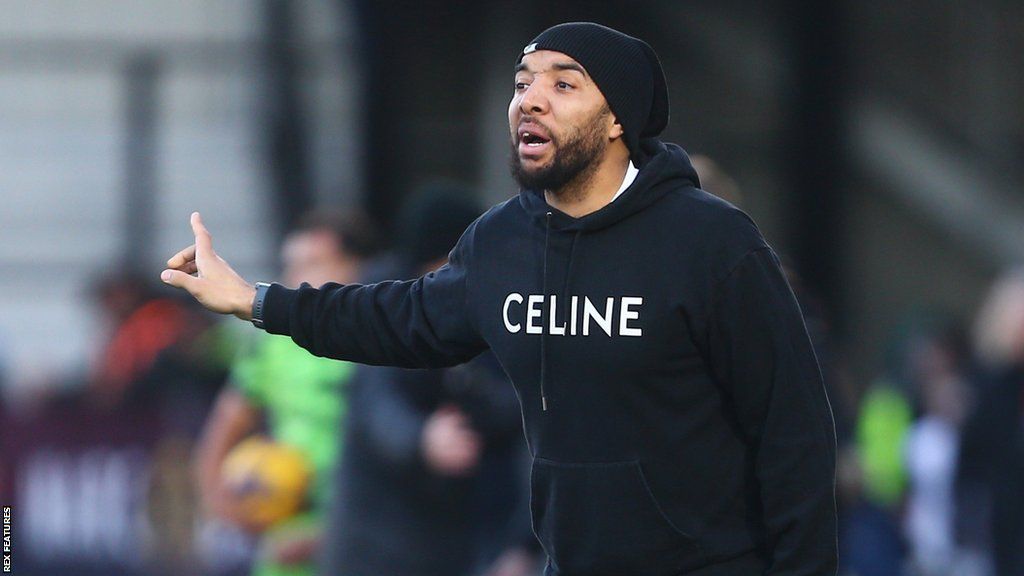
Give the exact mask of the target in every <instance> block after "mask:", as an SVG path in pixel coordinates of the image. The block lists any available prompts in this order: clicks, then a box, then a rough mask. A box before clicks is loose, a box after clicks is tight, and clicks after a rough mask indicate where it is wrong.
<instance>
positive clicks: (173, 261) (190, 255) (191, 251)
mask: <svg viewBox="0 0 1024 576" xmlns="http://www.w3.org/2000/svg"><path fill="white" fill-rule="evenodd" d="M195 259H196V245H195V244H193V245H191V246H189V247H188V248H185V249H184V250H182V251H181V252H178V253H177V254H175V255H174V256H171V257H170V258H168V259H167V267H168V268H175V269H178V268H181V267H182V266H184V265H185V264H186V263H188V262H194V261H195Z"/></svg>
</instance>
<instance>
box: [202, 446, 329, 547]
mask: <svg viewBox="0 0 1024 576" xmlns="http://www.w3.org/2000/svg"><path fill="white" fill-rule="evenodd" d="M311 474H312V471H311V469H310V466H309V463H308V462H307V460H306V458H305V456H303V454H302V453H301V452H299V451H298V450H296V449H295V448H293V447H291V446H288V445H285V444H281V443H279V442H273V441H271V440H269V439H267V438H265V437H261V436H254V437H250V438H247V439H245V440H243V441H242V442H240V443H239V444H238V445H237V446H235V448H234V449H232V450H231V452H230V453H228V456H227V458H225V459H224V466H223V468H222V478H223V481H224V485H225V487H226V488H227V489H228V491H229V492H231V493H232V494H233V495H234V496H235V497H236V498H237V499H238V502H239V504H240V507H241V512H242V514H243V516H244V517H245V519H246V521H247V522H248V523H250V524H251V525H254V526H259V527H264V528H265V527H267V526H271V525H273V524H275V523H277V522H280V521H281V520H284V519H286V518H288V517H289V516H292V515H294V514H295V513H296V512H297V511H298V510H299V509H300V508H301V507H302V505H303V504H304V503H305V501H306V493H307V491H308V489H309V483H310V478H311Z"/></svg>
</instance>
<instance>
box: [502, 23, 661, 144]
mask: <svg viewBox="0 0 1024 576" xmlns="http://www.w3.org/2000/svg"><path fill="white" fill-rule="evenodd" d="M537 50H553V51H555V52H561V53H563V54H565V55H567V56H569V57H571V58H572V59H573V60H576V61H577V62H579V63H580V65H582V66H583V68H585V69H586V71H587V74H589V75H590V77H591V78H592V79H593V80H594V83H595V84H597V87H598V89H600V90H601V94H603V95H604V98H605V100H607V101H608V107H609V108H611V110H612V113H613V114H615V118H616V119H617V120H618V121H619V124H621V125H622V130H623V133H624V136H623V138H624V139H625V143H626V147H627V148H628V149H629V153H630V157H631V158H632V159H633V160H634V163H638V162H639V163H642V162H643V159H644V155H643V153H642V152H641V151H640V140H642V139H644V138H655V137H657V136H658V135H659V134H661V131H662V130H664V129H665V126H666V125H668V114H669V107H668V87H667V85H666V83H665V73H664V71H662V69H661V62H660V61H659V60H658V55H657V54H655V53H654V49H652V48H651V47H650V46H649V45H648V44H647V43H646V42H644V41H643V40H640V39H639V38H633V37H632V36H627V35H626V34H623V33H622V32H619V31H618V30H612V29H611V28H608V27H607V26H602V25H600V24H594V23H593V22H568V23H565V24H559V25H557V26H552V27H551V28H548V29H547V30H545V31H543V32H541V33H540V35H539V36H537V37H536V38H534V39H533V41H532V42H530V43H529V44H527V46H526V48H524V49H523V51H522V53H520V54H519V58H518V59H517V60H516V64H518V63H519V62H521V61H522V60H523V56H525V55H526V54H529V53H531V52H535V51H537Z"/></svg>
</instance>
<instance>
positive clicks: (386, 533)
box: [324, 184, 532, 576]
mask: <svg viewBox="0 0 1024 576" xmlns="http://www.w3.org/2000/svg"><path fill="white" fill-rule="evenodd" d="M481 212H482V210H481V209H480V207H479V205H478V204H477V203H476V201H474V200H473V199H472V195H471V194H470V193H469V192H468V191H467V190H464V189H462V188H460V187H456V186H452V185H446V184H437V185H431V186H426V187H423V188H421V189H419V190H418V191H417V192H416V193H415V194H414V195H413V196H412V197H411V198H410V200H409V201H408V203H407V204H406V205H405V206H404V207H403V210H402V212H401V213H400V215H399V218H398V225H397V229H396V237H397V246H396V252H395V255H394V258H393V259H391V260H388V261H386V263H383V264H381V265H379V266H378V267H377V269H376V270H375V271H374V274H376V275H378V276H379V277H386V278H404V279H409V278H415V277H418V276H420V275H422V274H427V273H430V272H431V271H432V270H435V269H437V268H439V267H440V266H442V265H444V264H445V262H446V261H447V256H448V252H449V251H450V250H451V249H452V248H453V247H454V246H455V244H456V242H457V241H458V239H459V236H460V235H461V234H462V232H463V231H464V230H465V229H466V227H467V226H468V225H469V224H470V223H471V222H472V221H473V220H474V219H476V217H477V216H479V215H480V214H481ZM349 414H350V416H349V418H348V419H347V422H346V432H345V440H344V442H343V444H344V445H345V452H344V456H343V458H342V463H341V467H340V468H339V475H338V477H337V484H338V498H337V501H336V504H335V509H334V513H333V524H332V525H331V532H330V536H329V545H328V546H327V547H326V549H325V552H326V557H325V568H324V574H331V575H335V576H366V575H368V574H402V575H403V576H466V575H469V574H474V573H478V572H479V571H480V570H482V569H483V568H484V567H485V566H486V565H488V564H490V563H491V562H493V561H494V560H495V558H496V557H498V555H499V554H500V553H501V552H503V551H504V549H505V548H506V547H508V546H510V545H514V544H519V543H520V542H522V539H521V533H520V534H510V533H509V531H511V530H515V527H514V526H513V524H514V523H513V522H512V518H513V515H514V514H513V510H514V507H515V506H517V505H518V506H519V507H520V508H522V510H525V509H526V500H525V499H524V498H523V494H525V493H526V492H525V490H526V473H525V469H524V467H523V465H524V463H525V461H526V460H525V457H524V456H523V454H524V447H523V446H522V444H523V440H522V423H521V419H520V414H519V405H518V402H517V399H516V396H515V391H514V389H513V388H512V386H511V384H510V383H509V382H508V381H507V379H506V378H505V376H504V374H503V372H502V371H501V368H500V366H498V363H497V361H496V360H495V358H494V357H493V355H491V354H490V353H485V354H484V355H481V356H480V357H478V358H476V359H474V360H472V361H470V362H469V363H467V364H465V365H462V366H458V367H455V368H449V369H437V370H403V369H398V368H385V367H370V366H360V367H359V368H358V370H357V373H356V376H355V377H354V379H353V382H352V387H351V395H350V400H349ZM519 526H522V525H521V524H519ZM520 530H521V528H520ZM531 536H532V535H531ZM517 538H518V540H517ZM510 539H511V540H510ZM509 542H512V543H513V544H510V543H509ZM503 560H504V561H505V562H508V563H509V564H511V563H512V556H506V557H504V558H503Z"/></svg>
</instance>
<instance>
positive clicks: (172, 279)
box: [160, 269, 199, 294]
mask: <svg viewBox="0 0 1024 576" xmlns="http://www.w3.org/2000/svg"><path fill="white" fill-rule="evenodd" d="M160 279H161V280H163V281H164V284H170V285H171V286H174V287H175V288H184V289H185V290H187V291H188V292H189V293H190V294H195V289H196V288H198V286H197V285H196V283H197V282H198V281H199V278H196V277H195V276H192V275H191V274H186V273H184V272H182V271H180V270H169V269H168V270H164V271H163V272H161V273H160Z"/></svg>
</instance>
